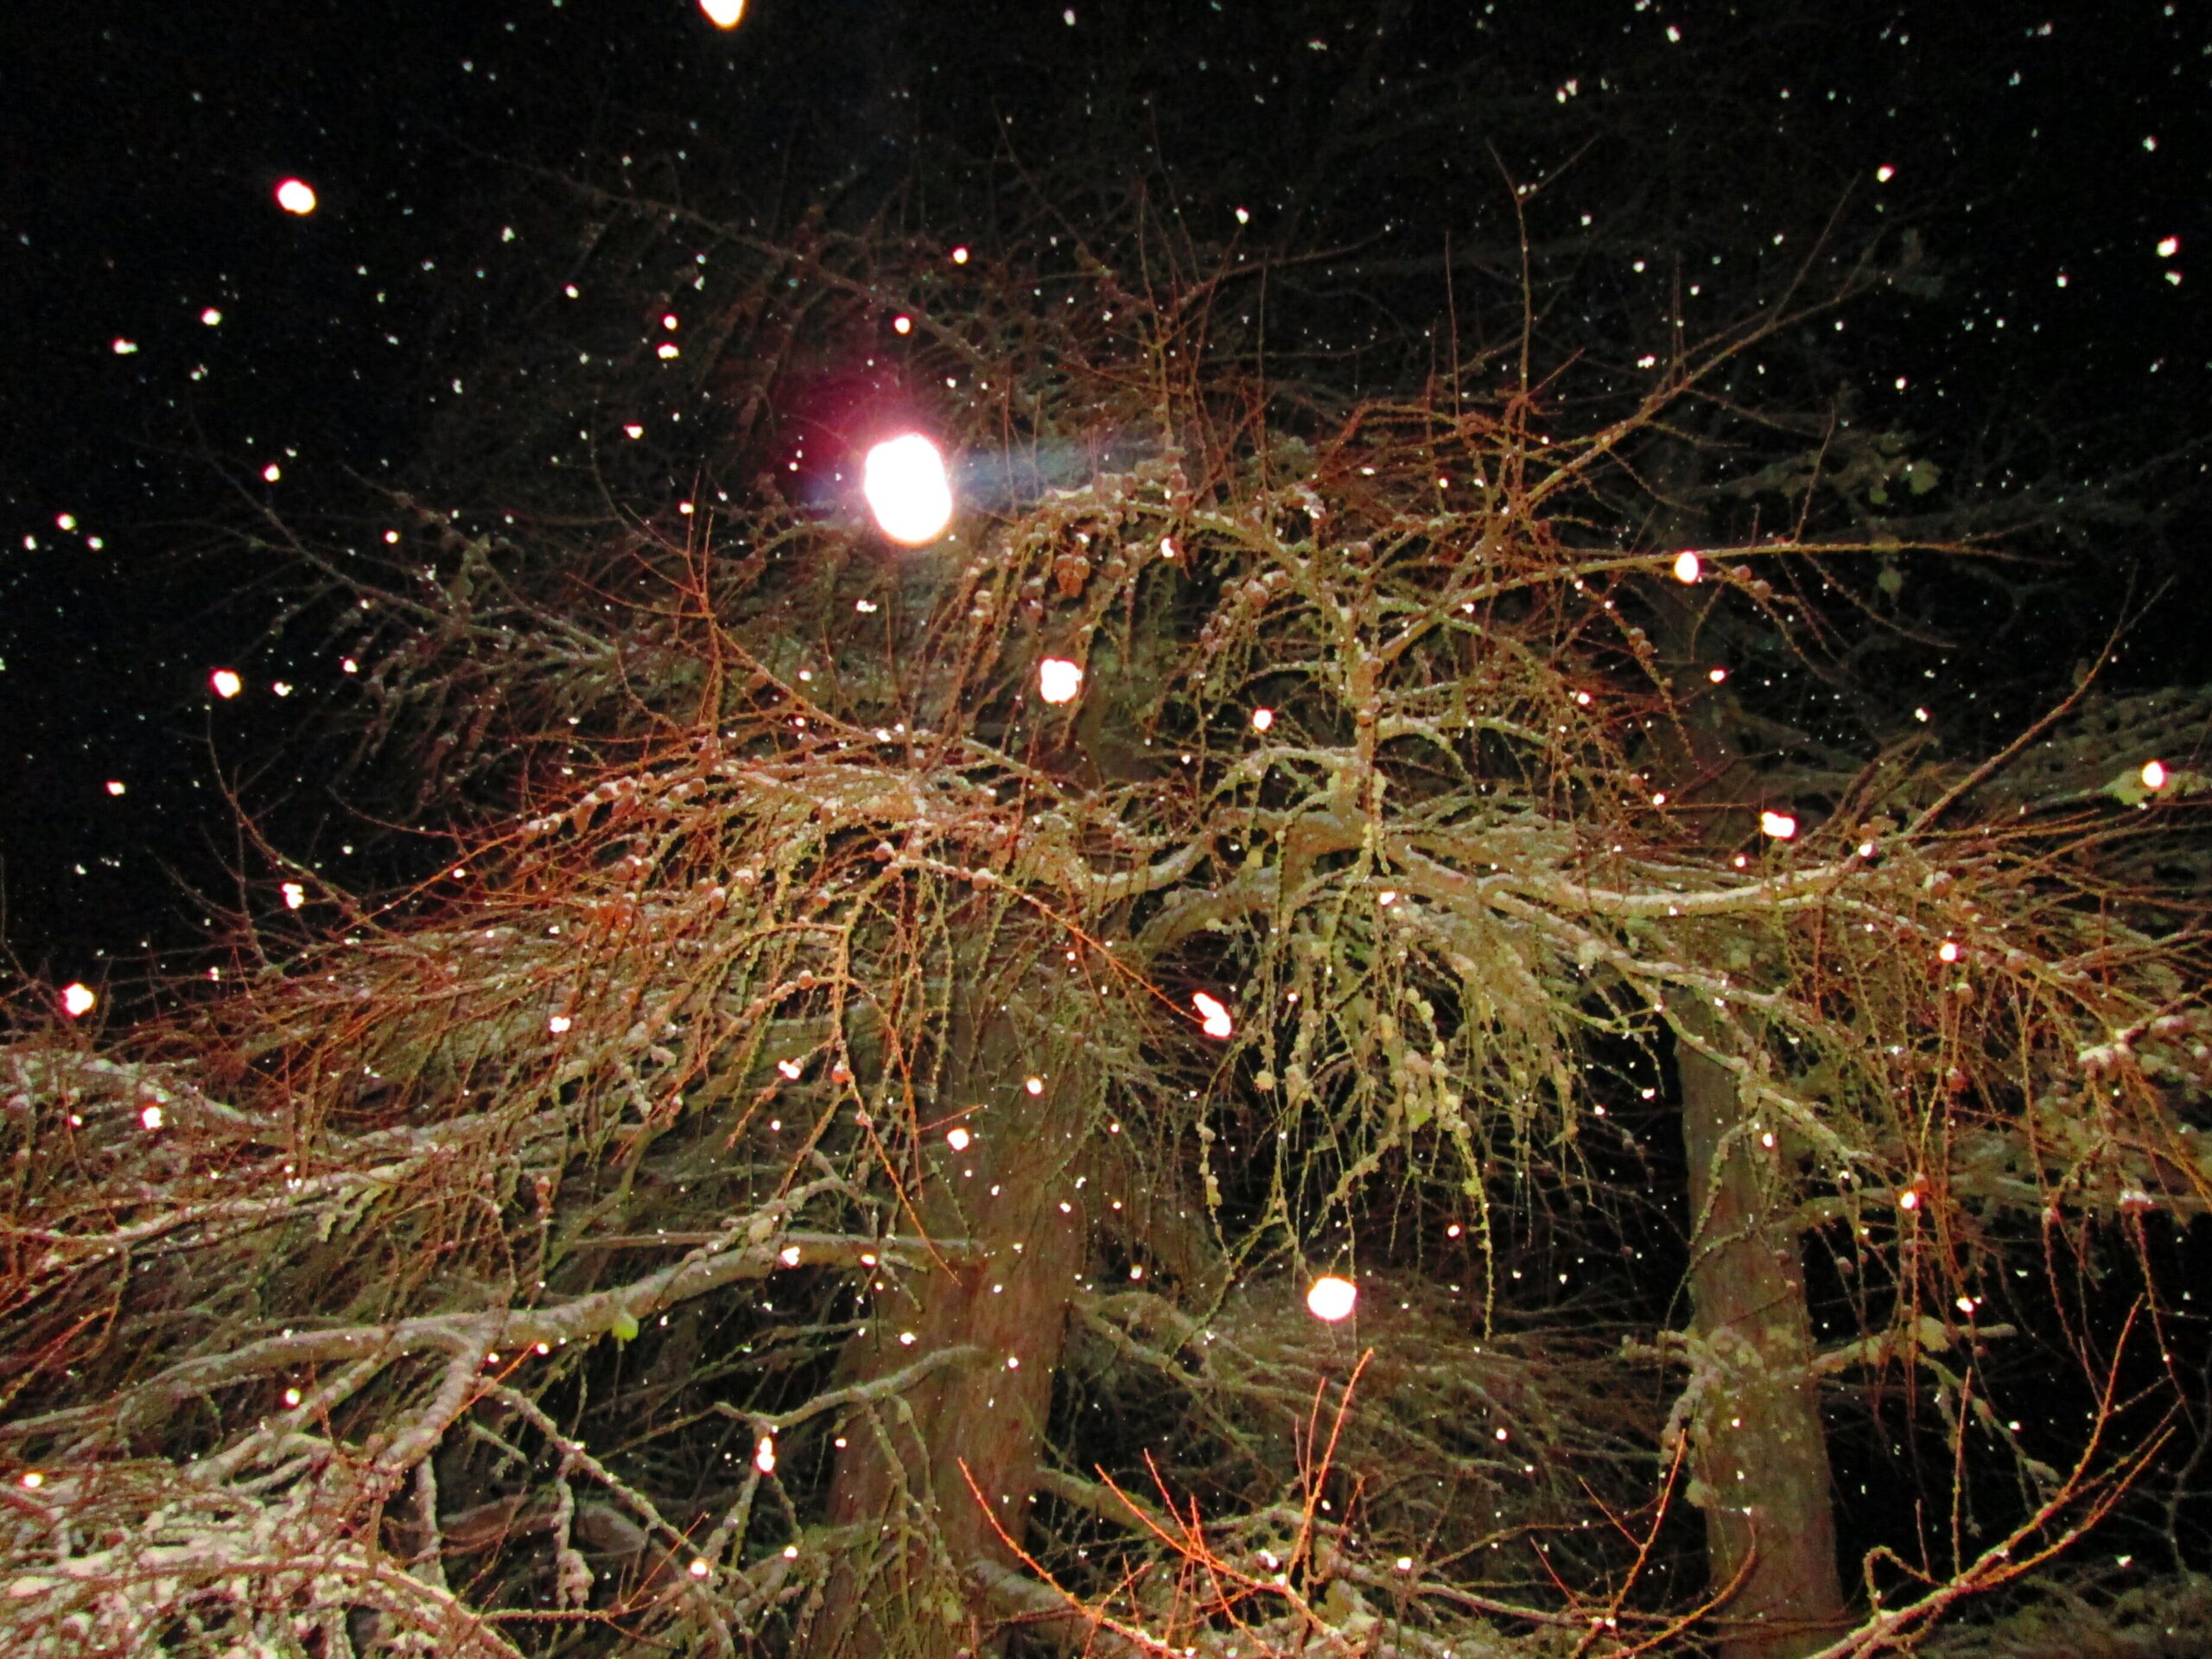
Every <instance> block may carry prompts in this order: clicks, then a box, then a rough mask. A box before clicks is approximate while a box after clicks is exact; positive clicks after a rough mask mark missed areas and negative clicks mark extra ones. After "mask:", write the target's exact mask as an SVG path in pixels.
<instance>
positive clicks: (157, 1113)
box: [138, 1106, 166, 1130]
mask: <svg viewBox="0 0 2212 1659" xmlns="http://www.w3.org/2000/svg"><path fill="white" fill-rule="evenodd" d="M165 1121H166V1120H165V1119H164V1118H163V1116H162V1109H161V1108H160V1107H158V1106H149V1107H147V1108H146V1109H144V1110H143V1111H142V1112H140V1113H139V1114H138V1123H139V1127H140V1128H144V1129H147V1130H153V1129H158V1128H161V1127H162V1123H163V1122H165Z"/></svg>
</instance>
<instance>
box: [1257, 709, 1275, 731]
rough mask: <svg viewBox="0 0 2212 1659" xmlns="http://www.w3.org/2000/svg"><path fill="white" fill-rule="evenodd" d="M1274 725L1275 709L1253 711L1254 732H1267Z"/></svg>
mask: <svg viewBox="0 0 2212 1659" xmlns="http://www.w3.org/2000/svg"><path fill="white" fill-rule="evenodd" d="M1274 723H1275V711H1274V709H1254V710H1253V711H1252V729H1253V730H1254V731H1255V732H1264V731H1266V730H1267V729H1268V727H1270V726H1272V725H1274Z"/></svg>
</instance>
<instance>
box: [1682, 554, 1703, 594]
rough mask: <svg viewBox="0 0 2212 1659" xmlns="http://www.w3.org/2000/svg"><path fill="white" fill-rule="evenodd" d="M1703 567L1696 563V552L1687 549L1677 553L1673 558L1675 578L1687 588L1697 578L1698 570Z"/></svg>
mask: <svg viewBox="0 0 2212 1659" xmlns="http://www.w3.org/2000/svg"><path fill="white" fill-rule="evenodd" d="M1704 568H1705V567H1704V566H1703V565H1701V564H1700V563H1698V557H1697V555H1696V554H1694V553H1691V552H1688V551H1684V552H1682V553H1680V554H1677V555H1676V556H1675V581H1676V582H1681V584H1682V585H1683V586H1684V587H1685V588H1687V587H1688V586H1689V585H1690V583H1692V582H1695V581H1696V580H1697V578H1698V572H1699V571H1700V570H1702V569H1704Z"/></svg>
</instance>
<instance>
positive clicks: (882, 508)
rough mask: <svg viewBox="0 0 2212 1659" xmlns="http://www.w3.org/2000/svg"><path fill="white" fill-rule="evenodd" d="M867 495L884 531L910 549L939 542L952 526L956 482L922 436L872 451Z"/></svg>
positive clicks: (864, 478)
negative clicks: (953, 486) (948, 525)
mask: <svg viewBox="0 0 2212 1659" xmlns="http://www.w3.org/2000/svg"><path fill="white" fill-rule="evenodd" d="M861 494H862V495H864V496H866V497H867V498H868V507H869V509H870V511H872V512H874V514H875V522H876V524H878V525H879V526H880V527H881V529H882V531H883V533H884V534H885V535H886V536H888V537H890V538H891V539H892V540H893V541H894V542H898V543H901V544H902V545H904V546H906V547H919V546H921V545H922V543H925V542H933V541H935V540H936V539H937V538H938V537H939V536H941V535H943V534H944V527H945V526H946V525H947V524H950V523H951V522H952V481H951V480H950V479H949V478H947V477H946V476H945V471H944V457H943V456H942V455H940V454H938V448H937V446H936V445H935V444H933V443H931V442H930V441H929V440H928V439H927V438H925V437H924V436H923V435H921V434H920V433H918V432H909V433H906V435H904V436H901V437H896V438H889V439H887V440H885V441H884V442H881V443H879V444H877V445H876V446H875V447H874V448H873V449H871V450H869V451H868V460H867V461H866V463H865V464H864V465H863V467H861Z"/></svg>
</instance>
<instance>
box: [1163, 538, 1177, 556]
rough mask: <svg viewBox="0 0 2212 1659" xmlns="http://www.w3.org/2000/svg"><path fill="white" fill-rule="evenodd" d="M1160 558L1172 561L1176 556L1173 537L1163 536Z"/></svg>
mask: <svg viewBox="0 0 2212 1659" xmlns="http://www.w3.org/2000/svg"><path fill="white" fill-rule="evenodd" d="M1174 556H1175V538H1174V537H1173V536H1163V537H1160V557H1161V558H1163V559H1172V558H1173V557H1174Z"/></svg>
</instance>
